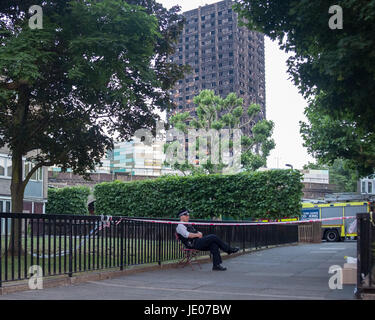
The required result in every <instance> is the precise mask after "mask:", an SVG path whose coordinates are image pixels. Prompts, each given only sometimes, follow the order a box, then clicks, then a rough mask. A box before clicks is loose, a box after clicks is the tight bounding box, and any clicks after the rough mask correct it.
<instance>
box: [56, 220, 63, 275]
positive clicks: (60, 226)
mask: <svg viewBox="0 0 375 320" xmlns="http://www.w3.org/2000/svg"><path fill="white" fill-rule="evenodd" d="M57 221H58V223H59V225H58V228H59V257H58V260H59V274H61V254H62V252H61V229H62V225H61V220H60V219H59V220H57ZM57 221H56V222H57ZM55 259H56V258H55Z"/></svg>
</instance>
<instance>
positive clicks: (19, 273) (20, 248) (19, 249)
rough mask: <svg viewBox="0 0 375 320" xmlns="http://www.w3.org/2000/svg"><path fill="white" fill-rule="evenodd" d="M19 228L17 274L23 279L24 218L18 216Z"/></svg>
mask: <svg viewBox="0 0 375 320" xmlns="http://www.w3.org/2000/svg"><path fill="white" fill-rule="evenodd" d="M16 221H17V228H18V239H17V242H18V252H17V256H18V270H17V271H18V272H17V276H18V279H21V270H22V267H21V257H22V218H21V217H17V220H16Z"/></svg>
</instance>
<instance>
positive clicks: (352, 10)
mask: <svg viewBox="0 0 375 320" xmlns="http://www.w3.org/2000/svg"><path fill="white" fill-rule="evenodd" d="M236 2H237V3H236V5H235V10H236V11H237V12H238V13H239V18H240V20H241V21H242V22H243V24H244V25H245V26H247V27H248V28H249V29H251V30H256V31H259V32H262V33H264V34H266V35H267V36H269V37H270V38H271V39H273V40H278V41H279V44H280V47H281V48H282V49H284V50H285V51H286V52H293V55H292V56H291V57H290V58H289V59H288V62H287V63H288V67H289V68H288V72H289V74H290V75H291V78H292V79H293V81H294V83H295V85H297V86H298V88H299V89H300V92H301V93H302V94H303V95H304V96H305V97H306V98H314V97H315V96H318V95H321V94H324V95H322V96H321V103H320V104H319V108H320V110H319V111H320V112H321V114H326V115H330V116H331V117H332V119H334V120H340V119H345V120H346V121H348V122H350V123H355V125H356V127H357V128H358V129H359V128H362V129H363V131H364V132H371V133H373V132H374V131H375V122H374V119H375V108H374V107H373V104H374V101H375V82H374V78H375V38H374V37H373V34H375V23H374V22H375V6H374V3H373V1H367V0H339V1H336V2H335V3H334V4H335V5H339V6H340V7H341V8H342V10H343V11H342V12H343V29H331V28H330V27H329V24H328V22H329V20H330V19H331V18H335V17H334V14H332V13H329V8H330V6H331V5H332V4H333V3H331V2H329V1H328V2H327V1H325V0H315V1H311V0H299V1H295V0H283V1H278V0H269V1H263V0H237V1H236ZM336 14H337V13H336Z"/></svg>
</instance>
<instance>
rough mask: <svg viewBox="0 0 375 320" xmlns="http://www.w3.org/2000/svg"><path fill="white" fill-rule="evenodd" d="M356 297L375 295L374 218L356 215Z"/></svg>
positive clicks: (363, 214) (360, 214)
mask: <svg viewBox="0 0 375 320" xmlns="http://www.w3.org/2000/svg"><path fill="white" fill-rule="evenodd" d="M357 235H358V238H357V295H358V296H360V295H361V294H362V293H367V292H371V293H375V263H374V262H375V216H374V214H373V213H358V214H357Z"/></svg>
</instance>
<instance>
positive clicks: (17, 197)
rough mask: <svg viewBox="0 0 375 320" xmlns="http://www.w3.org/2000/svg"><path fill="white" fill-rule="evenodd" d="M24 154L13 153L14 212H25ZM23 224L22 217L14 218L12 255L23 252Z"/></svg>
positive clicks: (10, 251) (11, 241) (12, 185)
mask: <svg viewBox="0 0 375 320" xmlns="http://www.w3.org/2000/svg"><path fill="white" fill-rule="evenodd" d="M22 169H23V166H22V154H18V153H17V152H15V151H13V153H12V182H11V186H10V189H11V198H12V213H22V212H23V196H24V192H25V183H24V181H23V170H22ZM21 237H22V225H21V220H20V219H12V224H11V234H10V239H9V250H8V254H9V255H10V256H12V255H13V256H18V255H22V254H23V248H22V239H21Z"/></svg>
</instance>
